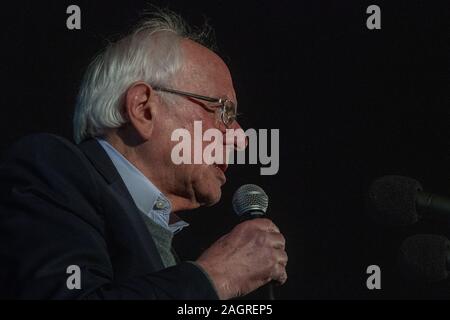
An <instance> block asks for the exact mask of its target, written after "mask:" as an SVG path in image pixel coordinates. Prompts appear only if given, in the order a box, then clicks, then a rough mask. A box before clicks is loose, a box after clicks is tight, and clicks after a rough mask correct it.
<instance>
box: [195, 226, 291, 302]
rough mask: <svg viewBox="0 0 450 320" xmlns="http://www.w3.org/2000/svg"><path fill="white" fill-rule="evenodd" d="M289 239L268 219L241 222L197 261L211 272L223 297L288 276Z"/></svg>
mask: <svg viewBox="0 0 450 320" xmlns="http://www.w3.org/2000/svg"><path fill="white" fill-rule="evenodd" d="M284 249H285V239H284V237H283V235H282V234H281V233H280V230H279V229H278V227H277V226H276V225H275V224H273V222H272V221H270V220H268V219H253V220H247V221H245V222H242V223H240V224H238V225H237V226H236V227H235V228H234V229H233V230H232V231H231V232H230V233H228V234H226V235H225V236H223V237H222V238H220V239H219V240H218V241H216V242H215V243H214V244H213V245H212V246H211V247H209V248H208V249H207V250H206V251H205V252H204V253H203V254H202V255H201V256H200V258H198V260H197V261H196V262H197V264H198V265H200V266H201V267H202V268H203V269H204V270H205V271H206V272H207V273H208V275H209V276H210V278H211V279H212V282H213V283H214V285H215V288H216V290H217V293H218V295H219V298H220V299H230V298H234V297H239V296H243V295H246V294H248V293H250V292H252V291H253V290H256V289H257V288H259V287H261V286H263V285H264V284H266V283H268V282H270V281H272V280H274V281H276V282H278V283H279V284H284V283H285V282H286V280H287V273H286V264H287V261H288V257H287V254H286V251H285V250H284Z"/></svg>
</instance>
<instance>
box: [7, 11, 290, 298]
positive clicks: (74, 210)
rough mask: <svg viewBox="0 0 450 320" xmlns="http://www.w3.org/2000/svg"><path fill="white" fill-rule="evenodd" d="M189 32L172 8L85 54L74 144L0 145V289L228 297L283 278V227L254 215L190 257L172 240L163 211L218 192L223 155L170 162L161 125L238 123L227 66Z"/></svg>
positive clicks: (59, 294)
mask: <svg viewBox="0 0 450 320" xmlns="http://www.w3.org/2000/svg"><path fill="white" fill-rule="evenodd" d="M201 42H202V39H201V37H199V36H198V35H197V36H194V35H193V34H191V33H189V32H188V28H187V27H186V25H185V24H184V23H183V22H182V20H181V19H180V18H179V17H178V16H176V15H174V14H171V13H159V14H156V15H154V16H152V17H150V18H149V19H147V20H146V21H145V22H144V23H143V24H142V25H140V26H139V27H138V28H137V29H135V31H133V32H132V33H131V34H129V35H128V36H126V37H124V38H122V39H121V40H119V41H118V42H116V43H113V44H111V45H109V46H108V47H107V48H106V49H105V50H104V51H103V52H102V53H101V54H99V55H98V56H97V58H96V59H95V60H94V61H93V62H92V63H91V65H90V66H89V68H88V70H87V72H86V75H85V78H84V80H83V83H82V86H81V90H80V94H79V97H78V101H77V106H76V110H75V118H74V131H75V141H76V143H77V145H74V144H72V143H70V142H68V141H67V140H65V139H62V138H60V137H57V136H53V135H47V134H40V135H33V136H30V137H27V138H24V139H22V140H21V141H20V142H18V143H17V144H16V145H15V146H14V147H13V148H12V149H11V150H10V152H8V154H7V155H6V157H5V159H4V161H3V163H2V165H1V167H0V188H1V189H0V191H1V192H0V194H1V199H0V261H1V263H0V296H1V297H3V298H25V299H30V298H31V299H36V298H37V299H41V298H44V299H47V298H56V299H67V298H68V299H71V298H83V299H217V298H220V299H229V298H233V297H238V296H242V295H245V294H247V293H249V292H251V291H253V290H255V289H257V288H258V287H261V286H262V285H264V284H266V283H268V282H270V281H275V282H278V283H281V284H282V283H284V282H285V281H286V279H287V275H286V270H285V267H286V263H287V255H286V252H285V250H284V245H285V240H284V238H283V236H282V235H281V233H280V231H279V230H278V228H277V227H276V226H275V225H274V224H273V223H272V222H270V221H269V220H267V219H254V220H251V221H246V222H243V223H241V224H239V225H237V226H236V227H235V228H234V229H233V230H232V231H231V232H230V233H229V234H226V235H225V236H223V237H222V238H220V239H219V240H218V241H217V242H215V243H214V244H212V245H211V246H210V247H209V249H207V250H206V251H205V252H204V253H203V254H202V255H201V256H200V257H199V258H198V259H197V260H196V261H189V262H180V261H177V258H176V255H175V254H174V252H173V250H172V245H171V242H172V237H173V235H174V234H175V233H176V232H178V231H179V230H181V229H182V228H183V227H185V226H186V223H185V222H184V221H182V220H180V219H179V218H178V217H177V215H176V213H177V212H179V211H182V210H191V209H195V208H198V207H200V206H210V205H213V204H215V203H217V202H218V201H219V199H220V197H221V186H222V185H223V184H224V183H225V171H226V167H227V166H226V164H220V163H219V164H206V163H202V164H181V165H175V164H174V163H173V161H172V159H171V150H172V148H173V146H174V142H173V141H172V140H171V134H172V132H173V131H174V130H176V129H177V128H184V129H187V130H188V131H189V132H193V127H194V125H193V124H194V121H202V127H203V130H207V129H210V128H215V129H218V130H220V131H221V132H222V133H225V130H226V129H227V128H234V129H237V128H239V124H238V123H237V120H236V119H235V115H236V105H237V102H236V94H235V92H234V89H233V84H232V79H231V75H230V72H229V70H228V68H227V66H226V65H225V63H224V62H223V61H222V60H221V59H220V58H219V57H218V56H217V55H216V54H215V53H214V52H213V51H211V50H210V49H208V48H207V47H205V46H203V45H201V44H200V43H201ZM216 97H217V98H216ZM224 143H226V144H229V143H233V144H234V143H235V142H234V141H229V139H228V141H227V140H225V142H224Z"/></svg>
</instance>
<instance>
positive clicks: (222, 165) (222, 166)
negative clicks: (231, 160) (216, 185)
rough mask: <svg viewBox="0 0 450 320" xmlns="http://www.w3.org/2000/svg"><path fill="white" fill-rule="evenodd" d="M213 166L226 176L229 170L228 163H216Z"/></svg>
mask: <svg viewBox="0 0 450 320" xmlns="http://www.w3.org/2000/svg"><path fill="white" fill-rule="evenodd" d="M213 166H214V167H216V168H217V169H219V170H220V171H222V172H223V174H225V172H226V171H227V169H228V165H227V164H226V163H224V164H217V163H214V164H213Z"/></svg>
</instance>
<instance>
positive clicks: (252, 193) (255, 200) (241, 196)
mask: <svg viewBox="0 0 450 320" xmlns="http://www.w3.org/2000/svg"><path fill="white" fill-rule="evenodd" d="M232 203H233V209H234V212H236V214H237V215H238V216H239V217H242V216H244V215H246V214H248V213H250V212H254V211H257V212H260V213H261V214H265V213H266V211H267V207H268V206H269V197H268V196H267V194H266V193H265V192H264V190H263V189H262V188H261V187H259V186H257V185H255V184H245V185H243V186H241V187H239V189H237V190H236V192H235V193H234V195H233V200H232Z"/></svg>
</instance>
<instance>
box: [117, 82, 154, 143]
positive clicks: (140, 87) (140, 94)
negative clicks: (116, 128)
mask: <svg viewBox="0 0 450 320" xmlns="http://www.w3.org/2000/svg"><path fill="white" fill-rule="evenodd" d="M157 101H158V100H157V99H155V93H154V91H153V89H152V88H151V87H150V85H148V84H147V83H145V82H136V83H134V84H133V85H132V86H131V87H130V88H128V90H127V92H126V94H125V115H126V117H127V118H128V120H129V121H130V123H131V125H132V126H133V127H134V129H135V130H136V131H137V133H138V134H139V135H140V136H141V137H142V138H143V139H144V140H148V139H149V138H150V136H151V134H152V131H153V127H154V120H155V114H156V110H155V109H156V106H157Z"/></svg>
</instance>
